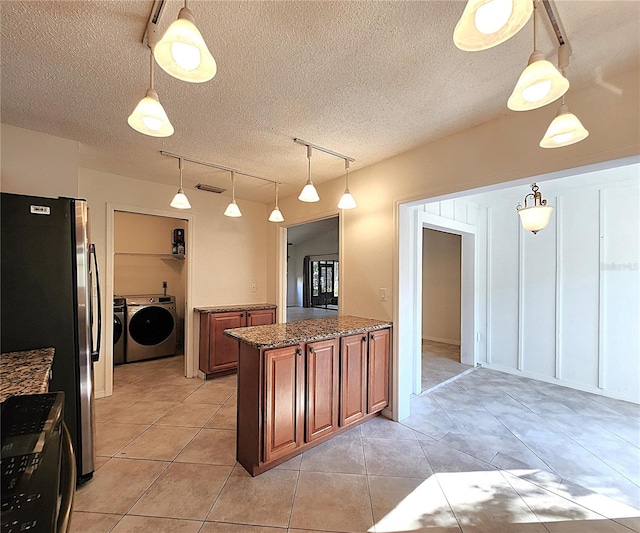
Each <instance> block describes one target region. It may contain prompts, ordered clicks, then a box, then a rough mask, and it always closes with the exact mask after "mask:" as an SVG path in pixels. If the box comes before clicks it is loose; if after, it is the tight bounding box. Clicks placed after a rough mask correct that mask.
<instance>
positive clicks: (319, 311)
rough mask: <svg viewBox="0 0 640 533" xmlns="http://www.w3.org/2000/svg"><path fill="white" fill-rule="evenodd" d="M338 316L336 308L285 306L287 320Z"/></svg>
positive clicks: (294, 320)
mask: <svg viewBox="0 0 640 533" xmlns="http://www.w3.org/2000/svg"><path fill="white" fill-rule="evenodd" d="M335 316H338V309H337V308H336V309H332V308H328V309H324V308H323V307H295V306H293V307H287V322H296V321H297V320H310V319H313V318H331V317H335Z"/></svg>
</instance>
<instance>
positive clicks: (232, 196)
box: [231, 170, 236, 204]
mask: <svg viewBox="0 0 640 533" xmlns="http://www.w3.org/2000/svg"><path fill="white" fill-rule="evenodd" d="M231 199H232V200H233V203H234V204H235V203H236V180H235V177H234V175H233V170H232V171H231Z"/></svg>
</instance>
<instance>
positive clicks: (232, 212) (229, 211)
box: [224, 170, 242, 218]
mask: <svg viewBox="0 0 640 533" xmlns="http://www.w3.org/2000/svg"><path fill="white" fill-rule="evenodd" d="M224 216H225V217H232V218H238V217H241V216H242V213H241V212H240V208H239V207H238V204H237V203H236V180H235V176H234V172H233V170H232V171H231V203H230V204H229V205H228V206H227V208H226V209H225V211H224Z"/></svg>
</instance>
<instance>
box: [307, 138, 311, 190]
mask: <svg viewBox="0 0 640 533" xmlns="http://www.w3.org/2000/svg"><path fill="white" fill-rule="evenodd" d="M307 162H308V167H307V183H311V146H307Z"/></svg>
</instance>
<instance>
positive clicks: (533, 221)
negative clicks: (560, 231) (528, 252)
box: [518, 205, 553, 233]
mask: <svg viewBox="0 0 640 533" xmlns="http://www.w3.org/2000/svg"><path fill="white" fill-rule="evenodd" d="M552 212H553V206H551V205H536V206H532V207H523V208H522V209H519V210H518V214H519V215H520V221H521V222H522V227H523V228H524V229H525V230H527V231H531V232H533V233H538V232H539V231H540V230H541V229H544V228H546V227H547V225H548V224H549V220H550V219H551V213H552Z"/></svg>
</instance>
